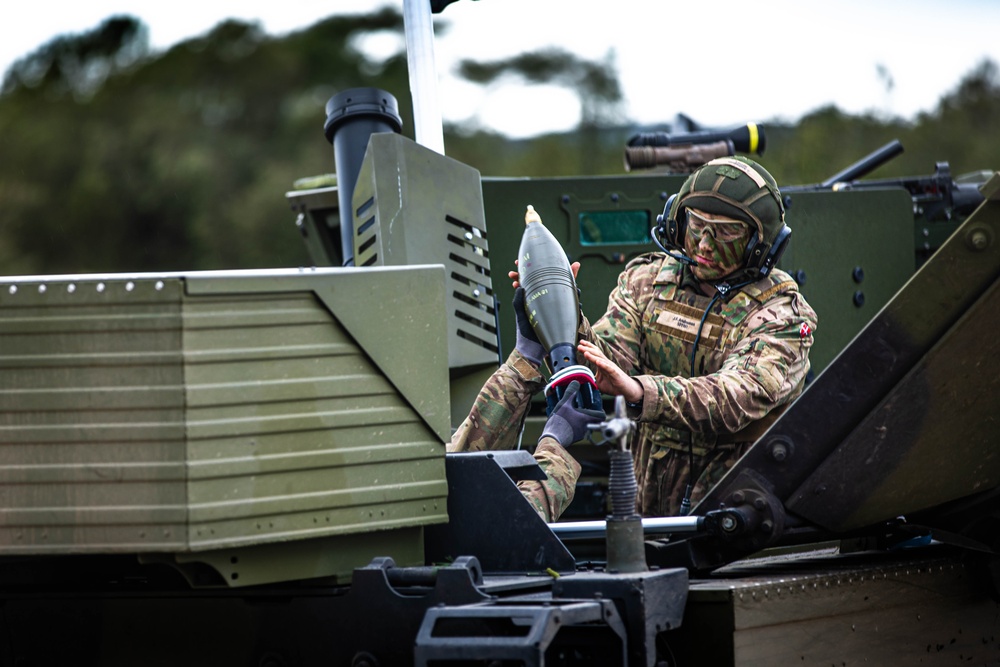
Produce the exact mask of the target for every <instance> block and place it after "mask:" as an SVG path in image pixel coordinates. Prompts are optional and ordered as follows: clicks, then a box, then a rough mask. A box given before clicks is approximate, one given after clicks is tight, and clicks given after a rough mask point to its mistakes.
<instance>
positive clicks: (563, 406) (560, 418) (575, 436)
mask: <svg viewBox="0 0 1000 667" xmlns="http://www.w3.org/2000/svg"><path fill="white" fill-rule="evenodd" d="M578 393H580V383H579V382H577V381H576V380H573V381H572V382H570V383H569V385H568V386H567V387H566V392H565V393H564V394H563V396H562V398H560V399H559V402H558V403H556V407H555V408H553V410H552V414H551V415H549V420H548V421H547V422H545V428H544V429H542V435H541V437H540V438H539V440H541V439H542V438H545V437H549V438H555V439H556V441H557V442H558V443H559V444H560V445H562V446H563V447H568V446H570V445H572V444H573V443H574V442H579V441H580V440H583V438H584V436H586V435H587V432H588V430H589V429H588V428H587V427H588V426H589V425H591V424H600V423H601V422H603V421H605V420H606V419H607V416H606V415H605V414H604V412H602V411H601V410H584V409H583V408H578V407H576V405H575V403H574V400H575V399H576V395H577V394H578Z"/></svg>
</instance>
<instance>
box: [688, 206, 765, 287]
mask: <svg viewBox="0 0 1000 667" xmlns="http://www.w3.org/2000/svg"><path fill="white" fill-rule="evenodd" d="M687 212H688V217H687V233H686V234H685V235H684V251H685V252H686V253H687V254H688V256H689V257H690V258H691V259H693V260H694V261H695V265H694V266H692V267H691V271H692V272H693V273H694V275H695V277H696V278H697V279H698V280H719V279H721V278H725V277H726V276H728V275H729V274H730V273H733V272H734V271H736V270H737V269H739V268H740V267H742V266H743V256H744V254H745V253H746V249H747V243H748V241H749V240H750V227H749V226H748V225H747V224H746V223H745V222H743V221H742V220H736V219H734V218H727V217H725V216H722V215H713V214H711V213H705V212H704V211H699V210H698V209H693V208H689V209H688V211H687Z"/></svg>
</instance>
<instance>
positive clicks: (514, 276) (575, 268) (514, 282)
mask: <svg viewBox="0 0 1000 667" xmlns="http://www.w3.org/2000/svg"><path fill="white" fill-rule="evenodd" d="M514 266H517V260H516V259H515V260H514ZM569 268H570V270H571V271H572V272H573V279H574V280H575V279H576V274H577V273H579V272H580V262H573V263H572V264H570V265H569ZM507 277H508V278H510V286H511V287H513V288H514V289H517V288H518V287H520V286H521V283H520V282H518V279H519V278H520V275H519V274H518V272H517V270H516V269H515V270H514V271H508V272H507Z"/></svg>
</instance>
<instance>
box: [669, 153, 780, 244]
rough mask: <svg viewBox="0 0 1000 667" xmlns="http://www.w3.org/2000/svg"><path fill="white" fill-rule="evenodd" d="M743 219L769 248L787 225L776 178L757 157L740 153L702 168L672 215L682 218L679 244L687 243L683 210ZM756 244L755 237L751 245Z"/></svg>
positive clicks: (677, 200)
mask: <svg viewBox="0 0 1000 667" xmlns="http://www.w3.org/2000/svg"><path fill="white" fill-rule="evenodd" d="M687 208H696V209H699V210H702V211H705V212H706V213H714V214H716V215H725V216H728V217H730V218H736V219H737V220H743V221H744V222H746V223H747V224H749V225H750V228H751V230H753V231H755V232H756V240H757V241H758V242H759V241H761V240H762V241H763V242H764V244H765V246H766V247H770V246H771V245H773V244H774V242H775V239H777V237H778V234H779V233H780V232H781V230H782V228H783V227H784V225H785V209H784V207H783V206H782V204H781V194H780V193H779V192H778V184H777V182H775V180H774V177H772V176H771V174H769V173H768V172H767V170H766V169H764V167H762V166H760V165H759V164H757V163H756V162H754V161H753V160H751V159H749V158H745V157H743V156H740V155H736V156H732V157H722V158H716V159H714V160H712V161H710V162H706V163H705V164H704V165H702V166H701V167H699V168H698V169H697V170H696V171H695V172H694V173H693V174H691V175H690V176H689V177H688V179H687V180H686V181H685V182H684V184H683V185H682V186H681V189H680V191H679V192H678V193H677V197H676V198H675V200H674V202H673V207H672V209H671V210H670V211H669V216H670V218H671V219H673V220H677V221H678V223H679V224H678V225H677V227H676V235H677V238H672V239H670V240H671V241H672V242H673V243H675V244H676V245H679V246H680V245H682V244H683V242H684V238H683V237H684V233H685V228H686V225H685V224H684V222H683V220H684V216H681V217H678V216H679V215H680V214H681V211H682V209H687ZM753 243H754V239H753V236H751V244H753Z"/></svg>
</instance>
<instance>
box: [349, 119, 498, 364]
mask: <svg viewBox="0 0 1000 667" xmlns="http://www.w3.org/2000/svg"><path fill="white" fill-rule="evenodd" d="M354 229H355V246H354V252H355V263H356V264H357V265H358V266H402V265H408V264H443V265H444V266H445V275H446V281H447V287H446V293H447V311H448V332H449V336H450V338H451V340H450V341H449V349H448V359H449V366H451V367H452V368H453V369H454V368H459V367H464V366H472V365H476V364H492V365H493V366H494V367H495V366H496V362H497V355H498V345H497V330H496V309H495V305H494V299H493V282H492V278H491V275H490V256H489V243H488V241H487V234H486V218H485V214H484V213H483V196H482V187H481V184H480V177H479V172H478V171H477V170H475V169H473V168H472V167H469V166H468V165H464V164H462V163H460V162H457V161H455V160H452V159H450V158H447V157H444V156H442V155H439V154H438V153H435V152H434V151H431V150H428V149H426V148H424V147H422V146H420V145H418V144H416V143H414V142H413V141H411V140H409V139H407V138H406V137H403V136H400V135H398V134H390V133H385V134H374V135H372V137H371V140H370V142H369V145H368V152H367V153H366V154H365V159H364V162H363V163H362V165H361V171H360V174H359V176H358V182H357V185H356V186H355V188H354ZM511 261H513V257H511Z"/></svg>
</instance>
